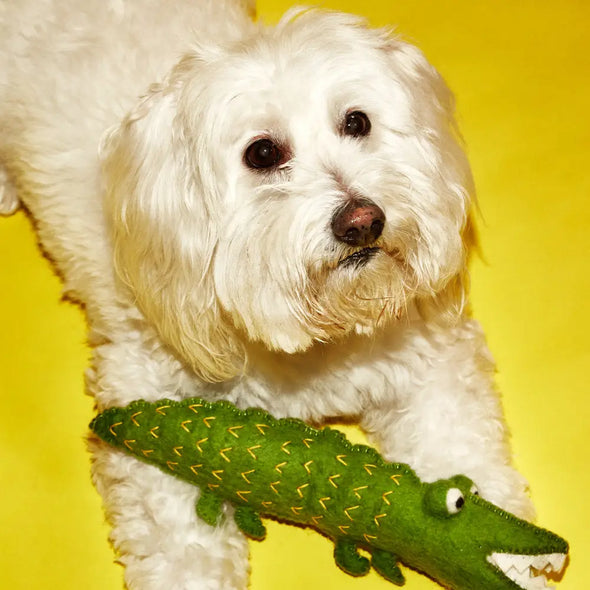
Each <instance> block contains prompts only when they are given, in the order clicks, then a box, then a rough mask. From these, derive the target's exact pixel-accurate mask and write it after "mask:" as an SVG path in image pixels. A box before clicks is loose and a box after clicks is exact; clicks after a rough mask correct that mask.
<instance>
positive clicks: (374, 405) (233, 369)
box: [0, 0, 532, 590]
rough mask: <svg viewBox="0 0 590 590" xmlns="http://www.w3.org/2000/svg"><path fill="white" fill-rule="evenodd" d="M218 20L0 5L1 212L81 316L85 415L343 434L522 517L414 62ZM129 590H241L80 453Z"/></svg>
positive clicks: (146, 469)
mask: <svg viewBox="0 0 590 590" xmlns="http://www.w3.org/2000/svg"><path fill="white" fill-rule="evenodd" d="M252 12H253V7H252V6H251V5H249V4H248V3H247V2H245V1H244V2H239V1H238V0H235V1H232V0H225V1H220V0H199V1H196V0H176V1H175V2H162V1H158V0H134V1H133V2H132V1H131V0H85V1H84V2H74V1H73V0H61V1H60V0H27V1H25V0H21V1H19V2H5V3H2V4H1V5H0V17H1V18H2V25H1V26H2V29H1V32H0V46H1V58H0V59H1V61H0V84H1V88H0V128H1V130H2V131H1V133H0V157H1V160H2V168H1V169H0V208H1V209H2V211H3V212H4V213H10V212H12V211H14V210H15V209H16V208H17V207H18V205H19V202H22V203H24V205H25V207H26V209H27V210H28V211H30V212H31V214H32V216H33V217H34V219H35V222H36V227H37V228H38V232H39V236H40V240H41V244H42V246H43V248H44V249H45V250H46V251H47V252H48V254H49V255H50V256H51V258H52V259H53V260H54V261H55V264H56V266H57V269H58V271H59V272H60V273H61V274H62V275H63V278H64V281H65V288H66V290H67V291H68V292H69V293H70V294H71V295H72V296H73V297H75V298H77V299H78V300H79V301H81V302H82V303H83V305H84V306H85V309H86V311H87V315H88V322H89V326H90V343H91V345H92V347H93V350H94V356H93V362H92V368H91V369H90V370H89V372H88V378H87V383H88V389H89V391H90V392H91V393H92V394H93V395H94V396H95V398H96V402H97V406H98V408H99V409H104V408H106V407H108V406H113V405H124V404H127V403H129V402H130V401H131V400H133V399H136V398H146V399H149V400H155V399H158V398H162V397H169V398H176V399H179V398H183V397H188V396H195V395H199V396H204V397H207V398H210V399H218V398H226V399H229V400H231V401H233V402H235V403H236V404H237V405H239V406H243V407H245V406H261V407H264V408H266V409H267V410H269V411H270V412H272V413H273V414H274V415H276V416H296V417H300V418H303V419H305V420H309V421H313V422H321V420H322V419H324V418H326V417H334V416H346V417H355V418H356V419H357V420H358V422H359V423H360V425H361V426H362V427H363V428H364V429H365V430H366V431H367V433H368V434H369V436H371V437H372V440H374V441H375V443H376V444H377V445H378V447H379V448H380V450H381V451H382V453H383V454H384V455H385V456H386V457H387V458H389V459H395V460H396V461H402V462H407V463H409V464H410V465H411V466H412V467H413V468H414V469H415V470H416V471H417V473H418V474H419V475H420V476H421V477H423V478H425V479H426V480H432V479H435V478H439V477H445V476H449V475H451V474H455V473H459V472H460V473H465V474H467V475H469V476H470V477H471V478H472V479H473V480H474V481H475V482H476V483H477V485H478V486H479V489H480V492H481V493H482V495H483V496H485V497H486V498H488V499H490V500H491V501H493V502H496V503H498V504H500V505H501V506H503V507H505V508H507V509H508V510H511V511H513V512H516V513H518V514H520V515H523V516H530V515H531V513H532V509H531V505H530V501H529V499H528V497H527V495H526V493H525V483H524V481H523V479H522V478H521V476H520V475H519V474H517V473H516V472H515V471H514V469H513V468H512V467H511V465H510V453H509V448H508V445H507V441H506V430H505V427H504V424H503V418H502V411H501V407H500V403H499V400H498V396H497V394H496V392H495V391H494V385H493V373H494V366H493V362H492V359H491V357H490V354H489V352H488V350H487V348H486V345H485V341H484V337H483V335H482V332H481V330H480V328H479V326H478V324H477V323H476V322H475V321H474V320H473V319H471V318H470V317H469V315H468V312H467V311H466V309H467V303H468V301H467V284H466V283H467V280H466V259H467V254H468V248H469V243H470V241H471V240H470V235H471V233H472V232H471V230H470V227H471V226H470V223H469V218H470V206H471V205H470V195H471V194H472V186H471V176H470V170H469V166H468V163H467V160H466V158H465V155H464V153H463V151H462V149H461V147H460V142H459V140H458V137H457V131H456V128H455V124H454V120H453V100H452V96H451V94H450V92H449V91H448V89H447V88H446V86H445V84H444V82H443V80H442V79H441V77H440V76H439V75H438V73H437V72H436V71H435V70H434V69H433V68H432V66H430V65H429V64H428V62H427V61H426V60H425V58H424V57H423V55H422V54H421V53H420V51H419V50H417V49H416V48H415V47H413V46H411V45H408V44H407V43H404V42H402V41H401V40H400V39H398V38H396V37H394V36H391V35H390V34H388V33H387V32H386V31H383V30H371V29H369V28H367V27H366V25H365V23H363V22H362V21H361V20H360V19H358V18H355V17H352V16H349V15H343V14H337V13H331V12H322V11H316V10H300V11H294V12H291V13H290V14H288V15H287V16H286V17H284V19H283V20H282V21H281V23H280V24H279V25H278V26H277V27H276V28H266V27H263V26H260V25H256V24H253V22H252V20H251V13H252ZM91 449H92V452H93V475H94V481H95V483H96V486H97V488H98V490H99V491H100V493H101V494H102V497H103V498H104V504H105V509H106V512H107V515H108V518H109V520H110V522H111V524H112V541H113V544H114V546H115V548H116V550H117V552H118V553H119V554H120V556H121V560H122V562H123V563H124V564H125V565H126V580H127V584H128V586H129V588H131V589H141V590H151V589H158V590H161V589H166V590H188V589H199V590H206V589H213V588H223V589H224V590H227V589H232V588H236V589H243V588H245V587H246V585H247V574H248V557H247V544H246V542H245V540H244V538H243V537H242V536H241V534H240V533H239V532H238V531H237V529H236V527H235V525H234V524H233V523H232V520H231V519H226V520H225V522H224V523H222V524H221V525H220V526H219V527H217V528H212V527H210V526H208V525H206V524H204V523H202V522H200V521H198V520H197V517H196V515H195V509H194V506H195V495H196V494H197V490H196V489H195V488H193V487H191V486H189V485H186V484H184V483H182V482H180V481H177V480H175V479H174V478H171V477H169V476H168V475H164V474H163V473H161V472H160V471H158V470H157V469H155V468H153V467H151V466H147V465H144V464H142V463H139V462H138V461H136V460H135V459H133V458H130V457H128V456H125V455H123V454H122V453H120V452H118V451H116V450H112V449H110V448H107V447H106V446H103V445H101V444H99V443H98V442H96V441H93V442H92V443H91Z"/></svg>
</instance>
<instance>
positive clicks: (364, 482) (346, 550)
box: [90, 398, 568, 590]
mask: <svg viewBox="0 0 590 590" xmlns="http://www.w3.org/2000/svg"><path fill="white" fill-rule="evenodd" d="M90 427H91V430H92V431H93V432H94V433H96V435H98V436H99V437H100V438H101V439H102V440H104V441H106V442H107V443H109V444H111V445H114V446H116V447H118V448H120V449H122V450H123V451H125V452H126V453H130V454H132V455H134V456H135V457H137V458H139V459H141V460H142V461H146V462H148V463H151V464H153V465H156V466H157V467H159V468H160V469H162V470H164V471H165V472H167V473H170V474H171V475H173V476H175V477H179V478H181V479H183V480H185V481H187V482H190V483H192V484H195V485H197V486H198V487H199V488H200V490H201V493H200V496H199V500H198V502H197V505H196V511H197V514H198V515H199V516H200V517H201V518H202V519H203V520H204V521H206V522H207V523H209V524H210V525H212V526H214V525H215V524H216V523H217V522H218V519H219V518H221V515H222V510H221V509H222V503H223V502H224V501H225V502H229V503H230V504H231V505H233V506H234V508H235V511H234V518H235V521H236V523H237V525H238V527H239V528H240V529H241V530H242V531H243V532H244V533H245V534H246V535H248V536H250V537H252V538H254V539H262V538H263V537H264V536H265V533H266V530H265V527H264V525H263V523H262V521H261V518H260V517H261V516H269V517H274V518H276V519H279V520H281V521H285V522H289V523H294V524H298V525H302V526H310V527H313V528H315V529H317V530H318V531H320V532H321V533H323V534H324V535H326V536H328V537H330V538H331V539H333V540H334V543H335V549H334V557H335V561H336V563H337V565H338V566H339V567H340V568H342V569H343V570H344V571H345V572H347V573H348V574H351V575H353V576H361V575H364V574H366V573H367V572H368V571H369V569H370V568H371V566H372V567H373V568H374V569H375V570H376V571H377V572H379V573H380V574H381V575H382V576H384V577H385V578H386V579H387V580H389V581H391V582H393V583H394V584H397V585H402V584H403V583H404V577H403V575H402V572H401V570H400V568H399V565H398V563H400V562H401V563H403V564H405V565H407V566H409V567H412V568H415V569H416V570H418V571H421V572H423V573H426V574H427V575H429V576H431V577H432V578H434V579H435V580H437V581H439V582H440V583H441V584H443V585H445V586H448V587H449V588H452V589H455V590H476V589H477V590H482V589H485V590H511V589H514V588H525V589H527V590H537V589H541V588H547V587H548V586H547V585H546V577H545V574H548V575H552V576H553V577H554V576H555V575H556V574H557V573H559V572H561V570H562V569H563V566H564V563H565V560H566V555H567V552H568V545H567V543H566V541H564V540H563V539H561V538H560V537H558V536H557V535H555V534H553V533H551V532H549V531H547V530H544V529H541V528H538V527H536V526H534V525H532V524H530V523H527V522H525V521H523V520H520V519H518V518H516V517H515V516H513V515H511V514H509V513H507V512H505V511H503V510H501V509H500V508H498V507H496V506H494V505H492V504H490V503H489V502H486V501H485V500H483V499H482V498H481V497H479V495H478V494H477V490H476V489H475V487H474V485H473V482H472V481H471V480H469V479H468V478H467V477H465V476H463V475H457V476H455V477H452V478H450V479H447V480H440V481H436V482H434V483H424V482H422V481H420V479H419V478H418V477H417V476H416V474H415V473H414V472H413V471H412V469H410V467H408V466H407V465H403V464H398V463H388V462H386V461H385V460H384V459H383V458H382V457H381V456H380V455H379V453H377V451H375V450H374V449H372V448H370V447H367V446H364V445H353V444H351V443H350V442H349V441H348V440H347V439H346V438H345V436H344V435H343V434H341V433H340V432H338V431H336V430H332V429H329V428H324V429H321V430H318V429H314V428H311V427H310V426H308V425H306V424H305V423H303V422H301V421H299V420H294V419H281V420H277V419H274V418H273V417H272V416H270V415H269V414H268V413H266V412H264V411H262V410H258V409H248V410H239V409H237V408H236V407H235V406H233V405H231V404H230V403H228V402H215V403H209V402H206V401H204V400H202V399H196V398H193V399H188V400H185V401H182V402H176V401H171V400H162V401H160V402H158V403H147V402H144V401H138V402H134V403H132V404H131V405H129V406H127V407H125V408H112V409H109V410H107V411H105V412H103V413H102V414H100V415H98V416H97V417H96V418H95V419H94V420H93V421H92V423H91V425H90ZM359 549H362V550H364V551H366V552H368V554H370V556H371V559H370V560H369V559H367V557H364V556H363V555H361V554H360V553H359Z"/></svg>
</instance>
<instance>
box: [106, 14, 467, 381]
mask: <svg viewBox="0 0 590 590" xmlns="http://www.w3.org/2000/svg"><path fill="white" fill-rule="evenodd" d="M452 109H453V107H452V98H451V96H450V94H449V92H448V90H447V89H446V87H445V85H444V83H443V82H442V80H441V79H440V77H439V76H438V74H437V73H436V72H435V71H434V70H433V69H432V68H431V66H429V65H428V63H427V62H426V61H425V60H424V58H423V57H422V55H421V54H420V52H419V51H418V50H416V49H415V48H414V47H412V46H409V45H407V44H404V43H401V42H399V41H397V40H395V39H391V38H388V37H386V36H385V34H384V33H383V32H382V31H371V30H368V29H366V28H365V27H363V26H361V25H360V24H359V22H358V21H357V20H356V19H354V18H352V17H349V16H343V15H338V14H333V13H327V14H326V13H320V12H316V11H310V12H306V13H303V14H300V15H299V16H298V17H297V18H295V19H288V20H286V21H284V22H283V23H282V24H281V25H280V26H279V27H278V28H277V29H276V30H272V31H265V32H262V33H261V34H260V35H259V36H257V37H256V38H255V39H252V40H251V41H250V42H247V43H244V44H243V45H240V46H238V47H233V48H228V49H224V48H219V49H217V50H215V51H213V50H210V51H208V52H207V51H200V52H197V53H195V54H194V55H189V56H187V57H186V58H185V59H184V60H183V61H182V62H181V64H179V66H178V67H177V68H176V70H175V71H174V72H173V74H172V75H171V77H170V79H169V80H168V81H167V83H166V84H164V85H162V86H161V87H159V88H157V89H155V90H154V91H153V93H152V94H151V95H150V97H148V99H146V101H144V102H143V103H142V104H141V105H140V106H139V107H138V109H137V110H136V111H134V113H132V115H130V117H129V118H128V119H127V120H126V121H125V122H124V123H123V125H122V127H121V128H120V129H119V131H118V132H117V133H116V134H114V135H113V137H111V140H110V156H109V157H108V158H107V166H106V171H107V175H108V179H109V183H110V187H111V190H110V194H109V199H108V205H109V208H108V212H109V214H110V216H111V219H112V221H113V228H114V244H115V253H116V256H117V262H118V265H119V268H120V270H121V271H122V273H123V276H124V277H125V278H126V280H127V282H128V283H129V284H130V285H131V287H132V289H133V290H134V292H135V295H136V297H137V301H138V303H139V305H140V307H141V309H142V311H143V312H144V314H145V315H146V316H147V318H148V319H149V320H150V321H151V322H153V323H154V324H155V326H156V327H157V328H158V330H159V331H160V333H161V335H162V336H163V337H164V339H165V340H166V341H167V342H168V343H169V344H171V345H172V346H173V347H174V348H175V349H176V350H177V351H178V352H179V353H180V354H181V355H182V356H183V357H184V358H185V360H187V361H188V362H189V363H191V364H192V365H193V366H194V367H195V369H196V370H197V371H199V372H200V373H201V374H202V375H203V376H205V377H206V378H209V379H221V378H224V377H227V376H228V375H230V374H232V373H233V372H235V371H236V366H237V364H239V361H238V359H239V358H240V355H241V353H240V349H241V342H243V341H245V340H252V341H259V342H262V343H263V344H264V345H265V346H267V347H269V348H271V349H277V350H281V351H285V352H289V353H293V352H297V351H302V350H305V349H307V348H309V347H310V346H312V345H313V343H314V342H318V341H330V340H333V339H336V338H340V337H342V336H343V335H346V334H349V333H351V332H360V333H371V332H372V331H373V330H375V328H376V327H377V326H378V325H380V324H383V323H387V322H391V321H395V318H396V317H399V316H400V315H403V313H404V310H405V307H406V306H407V304H408V302H409V301H410V300H412V299H414V298H420V297H433V296H435V295H436V294H437V293H438V292H439V291H441V290H442V289H444V288H445V287H446V285H447V284H448V283H449V281H450V280H451V279H452V278H453V277H456V276H457V275H458V274H460V273H461V271H462V269H463V266H464V264H465V251H464V250H465V248H464V244H463V241H462V232H463V230H464V227H465V224H466V219H467V215H468V209H469V193H470V186H471V185H470V173H469V167H468V164H467V162H466V160H465V157H464V155H463V152H462V150H461V149H460V147H459V146H458V143H457V141H456V138H455V135H454V128H453V119H452V117H453V113H452Z"/></svg>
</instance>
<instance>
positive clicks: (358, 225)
mask: <svg viewBox="0 0 590 590" xmlns="http://www.w3.org/2000/svg"><path fill="white" fill-rule="evenodd" d="M384 225H385V213H383V211H382V210H381V208H380V207H378V206H377V205H375V203H373V201H370V200H369V199H351V200H350V201H348V203H346V205H344V207H342V208H340V209H338V211H336V214H335V215H334V217H333V218H332V233H333V234H334V236H336V238H337V239H338V240H340V241H341V242H344V243H345V244H349V245H350V246H361V247H362V246H369V245H370V244H372V243H373V242H374V241H375V240H376V239H377V238H378V237H379V236H380V235H381V233H382V232H383V226H384Z"/></svg>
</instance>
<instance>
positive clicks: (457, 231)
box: [383, 35, 477, 324]
mask: <svg viewBox="0 0 590 590" xmlns="http://www.w3.org/2000/svg"><path fill="white" fill-rule="evenodd" d="M383 42H384V51H385V52H386V54H387V55H388V56H389V58H390V59H389V64H390V67H391V68H392V69H393V70H394V77H395V78H396V79H397V80H399V81H400V82H401V85H402V87H403V88H407V89H408V93H409V94H408V96H409V100H410V104H411V111H412V116H413V118H414V119H415V127H416V129H417V132H418V133H419V134H420V135H421V136H422V140H421V146H422V149H423V150H425V152H427V151H429V150H430V152H431V157H430V161H431V162H432V163H433V165H435V166H436V167H437V169H438V186H437V189H438V191H439V196H440V199H441V202H443V203H444V205H445V207H446V210H445V211H444V214H445V215H446V216H447V217H449V218H450V219H455V220H456V222H457V225H456V226H455V227H454V228H450V227H449V228H448V230H449V231H446V232H444V237H443V236H441V239H443V240H444V241H443V242H442V245H443V246H444V247H443V252H444V253H445V255H446V256H447V258H448V260H447V265H446V269H445V270H444V271H443V272H441V273H440V276H439V280H438V281H437V282H436V283H434V284H433V285H432V287H433V292H432V293H430V294H429V293H426V294H423V295H421V296H420V298H419V300H418V305H419V308H420V310H421V312H422V314H423V315H424V316H425V317H427V318H429V319H435V318H436V319H437V320H438V321H443V322H449V323H451V324H452V323H454V322H456V320H457V319H458V318H459V317H460V316H461V315H462V314H463V312H464V310H465V309H466V305H467V300H468V292H469V277H468V269H467V264H468V261H469V258H470V253H471V250H472V249H474V248H475V249H476V248H477V239H476V233H475V226H474V221H473V207H474V200H475V188H474V184H473V177H472V174H471V168H470V165H469V161H468V159H467V156H466V154H465V150H464V142H463V138H462V137H461V134H460V132H459V129H458V126H457V123H456V119H455V99H454V96H453V94H452V92H451V91H450V89H449V88H448V86H447V84H446V82H445V81H444V79H443V77H442V76H441V75H440V73H439V72H438V71H437V70H436V68H435V67H434V66H433V65H432V64H431V63H430V62H429V61H428V60H427V59H426V57H425V56H424V54H423V53H422V51H421V50H420V49H418V48H417V47H415V46H413V45H411V44H409V43H405V42H403V41H401V40H399V39H397V38H395V37H393V36H391V35H389V36H388V35H385V36H384V37H383ZM445 241H446V242H445Z"/></svg>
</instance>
